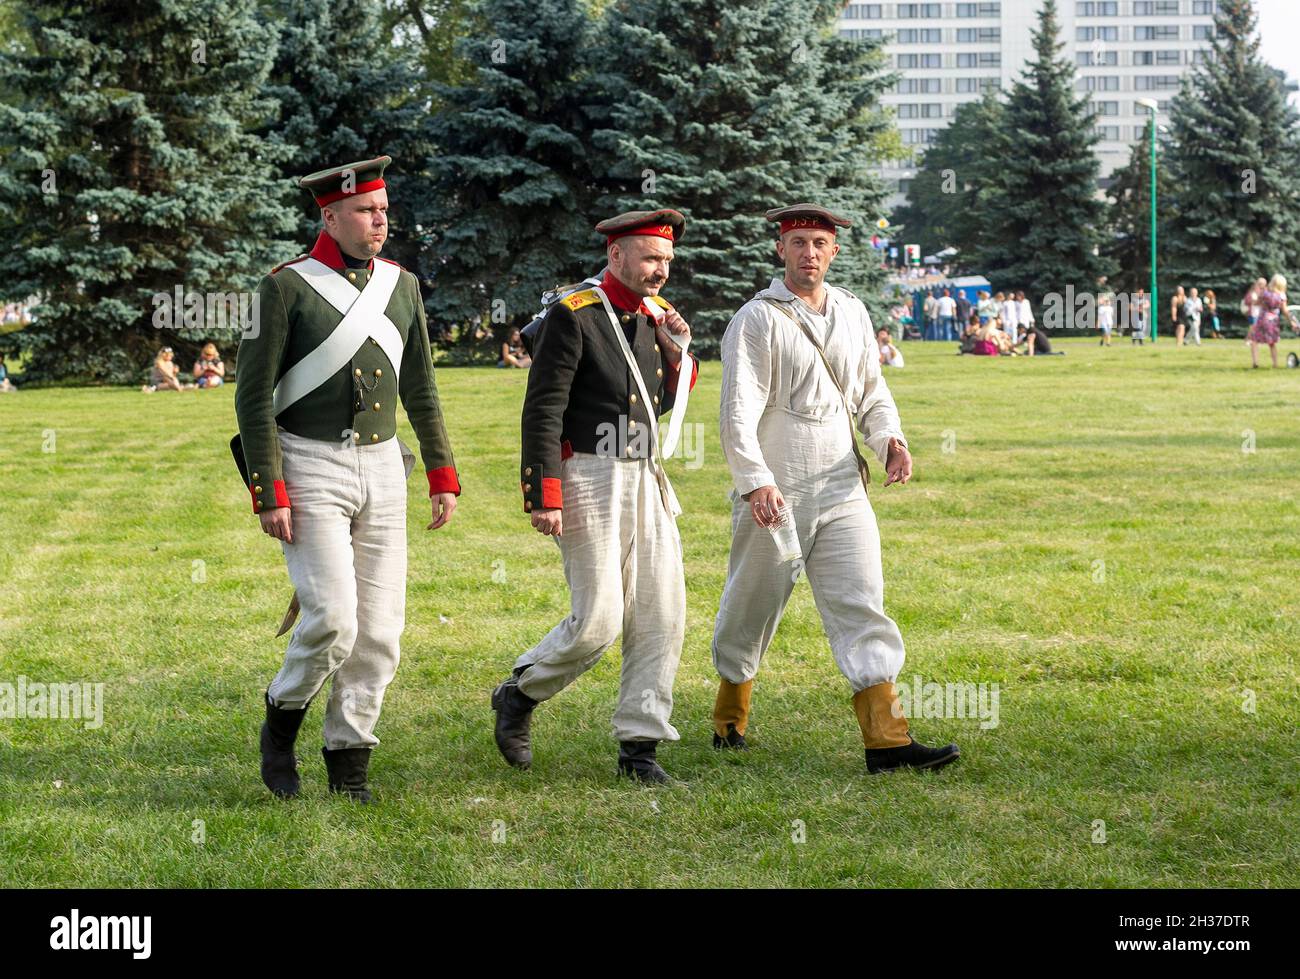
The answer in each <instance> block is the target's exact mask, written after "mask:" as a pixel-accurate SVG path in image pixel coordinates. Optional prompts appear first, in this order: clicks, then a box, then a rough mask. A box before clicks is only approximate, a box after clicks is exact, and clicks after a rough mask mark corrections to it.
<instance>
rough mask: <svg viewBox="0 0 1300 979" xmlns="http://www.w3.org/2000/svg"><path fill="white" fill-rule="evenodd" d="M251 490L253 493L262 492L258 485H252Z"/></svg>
mask: <svg viewBox="0 0 1300 979" xmlns="http://www.w3.org/2000/svg"><path fill="white" fill-rule="evenodd" d="M253 492H254V493H260V492H262V487H260V486H254V487H253Z"/></svg>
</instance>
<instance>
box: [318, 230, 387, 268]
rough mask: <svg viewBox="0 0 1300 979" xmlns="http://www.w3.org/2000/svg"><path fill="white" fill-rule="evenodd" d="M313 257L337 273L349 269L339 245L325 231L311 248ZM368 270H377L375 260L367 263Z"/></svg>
mask: <svg viewBox="0 0 1300 979" xmlns="http://www.w3.org/2000/svg"><path fill="white" fill-rule="evenodd" d="M311 257H312V258H314V259H316V261H318V262H322V263H324V264H325V265H328V266H329V267H330V268H332V269H333V270H334V271H335V272H342V271H343V270H344V269H346V268H347V267H348V263H347V262H345V261H343V253H342V252H341V251H339V243H338V242H337V241H335V240H334V239H333V238H331V237H330V236H329V235H328V234H327V233H326V232H324V231H321V233H320V234H319V235H318V236H317V237H316V244H314V245H312V247H311ZM366 268H367V269H369V270H370V271H372V272H373V271H374V270H375V260H374V259H373V258H372V259H371V260H370V261H369V262H368V263H366Z"/></svg>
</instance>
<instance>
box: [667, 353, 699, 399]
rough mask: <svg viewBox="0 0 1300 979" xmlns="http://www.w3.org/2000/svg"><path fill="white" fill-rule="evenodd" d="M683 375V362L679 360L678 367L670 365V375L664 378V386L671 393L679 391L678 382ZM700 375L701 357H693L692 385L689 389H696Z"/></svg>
mask: <svg viewBox="0 0 1300 979" xmlns="http://www.w3.org/2000/svg"><path fill="white" fill-rule="evenodd" d="M681 375H682V363H681V361H680V360H679V361H678V362H677V366H676V367H673V366H669V368H668V376H667V377H666V378H664V388H665V389H666V390H667V391H668V393H669V394H676V393H677V382H678V380H679V379H680V378H681ZM699 376H700V361H699V358H698V357H692V358H691V386H690V388H689V390H691V391H694V390H695V382H696V381H697V380H698V379H699Z"/></svg>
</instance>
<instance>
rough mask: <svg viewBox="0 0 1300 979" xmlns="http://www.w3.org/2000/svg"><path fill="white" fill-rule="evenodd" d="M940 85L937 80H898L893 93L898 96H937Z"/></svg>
mask: <svg viewBox="0 0 1300 979" xmlns="http://www.w3.org/2000/svg"><path fill="white" fill-rule="evenodd" d="M941 85H942V81H941V80H940V79H938V78H900V79H899V80H898V87H897V88H896V89H895V91H897V92H898V94H899V95H938V94H939V92H940V91H941V87H940V86H941Z"/></svg>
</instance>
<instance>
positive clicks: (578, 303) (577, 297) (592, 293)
mask: <svg viewBox="0 0 1300 979" xmlns="http://www.w3.org/2000/svg"><path fill="white" fill-rule="evenodd" d="M598 302H600V297H599V296H597V295H596V290H595V289H583V290H582V291H581V292H575V293H574V294H573V295H572V296H565V297H564V298H563V299H561V300H560V304H561V305H563V306H568V307H569V309H572V310H579V309H582V308H583V307H584V306H590V305H592V304H593V303H598Z"/></svg>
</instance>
